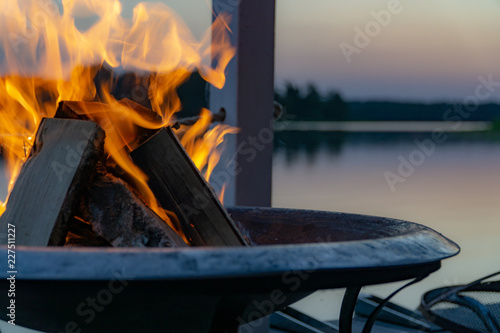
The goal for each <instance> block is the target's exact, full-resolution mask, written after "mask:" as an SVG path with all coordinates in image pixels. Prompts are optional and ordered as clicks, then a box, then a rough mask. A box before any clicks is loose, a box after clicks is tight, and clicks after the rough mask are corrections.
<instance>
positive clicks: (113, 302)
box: [0, 207, 459, 333]
mask: <svg viewBox="0 0 500 333" xmlns="http://www.w3.org/2000/svg"><path fill="white" fill-rule="evenodd" d="M229 212H230V214H231V216H232V218H233V219H234V220H235V222H236V224H237V225H238V227H239V228H240V229H241V230H242V232H243V233H244V234H245V235H246V236H248V237H249V238H250V239H251V241H252V242H253V243H254V246H251V247H241V248H240V247H203V248H202V247H198V248H186V249H169V248H164V249H163V248H162V249H143V248H112V249H109V248H68V247H43V248H38V247H36V248H35V247H22V246H18V247H16V254H15V255H16V270H17V274H15V298H8V297H5V296H2V297H1V298H0V308H1V309H3V310H2V311H0V318H1V319H2V320H10V318H9V317H7V312H6V308H7V307H8V306H9V304H10V303H9V301H10V299H15V316H16V317H15V318H16V321H15V323H16V325H21V326H25V327H29V328H33V329H37V330H41V331H45V332H94V333H96V332H106V333H108V332H186V333H187V332H189V333H196V332H200V333H201V332H217V333H221V332H225V331H230V330H233V331H235V328H236V327H237V326H238V325H239V324H241V323H245V322H248V321H253V320H256V319H259V318H261V317H263V316H264V315H267V314H269V313H272V312H274V311H278V310H280V309H282V308H283V307H285V306H287V305H289V304H291V303H293V302H295V301H298V300H299V299H301V298H303V297H305V296H307V295H309V294H310V293H312V292H314V291H316V290H319V289H328V288H338V287H360V286H364V285H371V284H379V283H385V282H393V281H399V280H405V279H410V278H413V277H419V276H426V275H428V274H430V273H431V272H433V271H435V270H437V269H439V267H440V265H441V260H442V259H445V258H448V257H451V256H453V255H456V254H457V253H458V252H459V247H458V246H457V245H456V244H455V243H454V242H452V241H450V240H449V239H447V238H445V237H444V236H442V235H441V234H439V233H437V232H435V231H434V230H432V229H430V228H427V227H425V226H422V225H419V224H415V223H411V222H406V221H401V220H395V219H389V218H382V217H373V216H364V215H356V214H346V213H337V212H321V211H310V210H292V209H275V208H242V207H238V208H230V209H229ZM1 251H2V253H4V254H5V255H4V256H3V257H4V258H5V259H4V260H2V261H1V264H0V267H1V272H0V277H1V281H0V288H1V290H0V292H1V293H2V295H6V294H7V292H8V290H9V288H11V283H10V281H8V280H7V279H6V278H8V277H9V276H10V274H8V273H7V271H9V269H8V267H7V255H6V254H7V253H6V252H7V249H6V247H5V246H4V247H3V248H2V249H1ZM7 311H8V310H7Z"/></svg>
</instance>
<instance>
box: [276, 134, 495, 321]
mask: <svg viewBox="0 0 500 333" xmlns="http://www.w3.org/2000/svg"><path fill="white" fill-rule="evenodd" d="M446 135H447V137H446V140H445V141H444V142H443V143H441V144H436V147H435V150H434V151H433V153H432V154H431V155H430V156H426V158H425V161H424V162H422V163H421V164H420V165H419V166H416V167H415V170H414V171H413V172H412V173H411V175H409V176H408V177H404V182H398V183H397V184H396V185H395V191H392V190H391V188H390V186H388V182H387V179H386V178H385V177H384V173H385V172H387V171H390V172H392V173H395V174H397V173H398V166H399V164H400V163H401V161H400V157H403V158H405V159H407V160H408V157H409V156H410V154H411V153H412V152H413V151H415V150H416V149H418V146H417V145H416V143H415V141H416V140H426V139H429V138H431V137H432V136H431V133H425V132H422V133H324V132H323V133H307V132H287V133H285V132H280V133H276V143H275V155H274V161H273V163H274V164H273V206H275V207H288V208H302V209H318V210H327V211H342V212H352V213H359V214H368V215H377V216H386V217H393V218H399V219H403V220H407V221H413V222H417V223H421V224H425V225H427V226H429V227H431V228H433V229H435V230H437V231H438V232H440V233H442V234H444V235H445V236H447V237H449V238H450V239H452V240H454V241H456V242H457V243H458V244H459V245H460V246H461V248H462V252H461V253H460V254H459V255H458V256H457V257H455V258H452V259H448V260H445V261H444V262H443V268H442V269H440V270H439V271H438V272H436V273H434V274H432V275H431V276H430V277H429V278H427V279H426V280H424V281H423V282H420V283H419V284H417V285H415V286H412V287H411V288H409V289H407V290H405V291H404V292H402V293H401V294H399V295H398V296H397V297H396V298H395V301H396V302H397V303H400V304H403V305H406V306H408V307H411V308H415V307H416V306H417V304H418V302H419V300H420V296H421V295H422V294H423V293H424V292H426V291H428V290H430V289H433V288H437V287H440V286H443V285H448V284H450V283H455V284H456V283H466V282H468V281H472V280H474V279H477V278H479V277H481V276H484V275H487V274H489V273H491V272H493V271H496V270H499V269H500V266H499V262H498V253H500V243H499V242H498V237H499V236H498V235H500V223H498V221H499V216H500V211H499V208H498V207H500V177H498V174H499V170H500V133H498V132H467V133H446ZM305 157H306V158H305ZM464 268H466V269H464ZM397 286H398V285H393V284H388V285H383V286H374V287H371V288H368V289H367V290H366V291H365V292H368V293H374V294H377V295H378V296H382V297H383V296H387V295H388V294H389V293H390V292H392V291H394V290H395V289H396V288H397ZM328 297H332V299H333V298H334V297H336V296H335V295H331V296H328ZM328 297H327V296H325V295H322V296H321V297H319V298H321V300H319V298H318V299H314V300H313V301H311V302H310V305H308V306H310V307H311V308H312V310H311V311H310V313H320V311H321V309H320V308H321V307H322V306H323V304H324V302H323V301H322V300H323V299H327V298H328ZM337 298H338V297H337ZM305 302H307V300H306V301H305ZM328 305H329V306H330V303H329V304H328Z"/></svg>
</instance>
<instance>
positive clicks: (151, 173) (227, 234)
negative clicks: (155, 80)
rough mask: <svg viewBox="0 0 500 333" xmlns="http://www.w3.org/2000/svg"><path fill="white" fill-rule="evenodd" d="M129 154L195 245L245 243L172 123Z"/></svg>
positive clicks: (160, 201)
mask: <svg viewBox="0 0 500 333" xmlns="http://www.w3.org/2000/svg"><path fill="white" fill-rule="evenodd" d="M130 156H131V157H132V159H133V161H134V163H135V164H136V165H137V166H139V167H140V168H141V169H142V170H143V171H144V172H145V173H146V175H147V176H148V177H149V181H148V184H149V186H150V188H151V190H152V191H153V193H154V194H155V196H156V198H157V200H158V202H159V203H160V204H161V205H162V207H163V208H165V209H168V210H172V211H173V212H174V213H176V214H177V217H178V218H179V222H180V223H181V225H182V226H183V228H184V233H185V234H186V235H187V236H188V238H190V241H191V242H192V243H193V245H208V246H243V245H246V242H245V239H244V237H243V236H242V235H241V234H240V232H239V230H238V228H237V227H236V226H235V224H234V222H233V221H232V220H231V218H230V217H229V215H228V214H227V212H226V210H225V209H224V207H223V206H222V204H221V203H220V202H219V200H218V199H217V196H216V195H215V193H214V191H213V189H212V187H211V186H210V185H209V184H208V183H207V182H206V181H205V179H204V178H203V176H202V175H201V174H200V172H199V171H198V169H197V168H196V166H195V165H194V164H193V162H192V160H191V159H190V158H189V156H188V154H187V153H186V151H185V150H184V148H183V147H182V145H181V143H180V142H179V140H178V139H177V137H176V136H175V134H174V133H173V131H172V129H171V128H170V127H166V128H163V129H161V130H160V131H158V132H157V133H156V134H155V135H154V136H152V137H151V138H150V139H149V140H148V141H146V142H145V143H144V144H143V145H141V146H140V147H139V148H137V149H136V150H134V151H133V152H132V153H131V154H130ZM172 202H175V204H174V205H173V204H172Z"/></svg>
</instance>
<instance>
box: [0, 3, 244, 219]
mask: <svg viewBox="0 0 500 333" xmlns="http://www.w3.org/2000/svg"><path fill="white" fill-rule="evenodd" d="M1 2H2V12H1V13H0V30H1V31H3V32H4V33H3V34H2V36H1V38H2V39H1V40H0V44H1V45H0V76H1V78H0V134H1V135H0V145H1V147H2V148H3V157H4V159H5V161H6V166H7V169H8V173H9V177H11V182H10V186H9V192H10V189H11V188H12V185H13V184H14V180H15V178H16V176H17V175H18V172H19V169H20V166H21V165H22V163H23V162H24V161H25V159H26V157H27V156H28V154H29V150H30V147H31V145H32V144H33V134H34V133H35V131H36V129H37V128H38V125H39V123H40V121H41V119H42V118H43V117H53V116H54V114H55V112H56V109H57V105H58V103H59V102H61V101H97V100H98V101H100V102H104V103H106V104H107V105H108V106H109V108H104V109H103V107H102V104H98V103H95V104H96V105H101V106H100V107H92V106H87V107H86V109H85V112H86V113H87V114H88V117H89V118H91V119H93V120H94V121H96V122H98V123H99V124H100V125H101V127H102V128H103V129H104V130H105V131H106V143H105V149H106V152H107V153H108V155H109V158H110V160H112V161H114V162H115V163H116V164H117V165H118V166H119V167H120V168H121V169H122V170H124V171H125V172H126V173H127V174H128V176H129V177H128V178H129V179H132V182H133V183H134V184H133V185H134V186H135V187H136V188H137V189H138V190H139V191H140V193H141V197H142V199H143V200H144V201H145V202H146V203H147V204H148V205H149V206H150V207H151V208H152V209H153V210H155V211H156V213H158V214H159V215H160V216H161V217H162V218H163V219H164V220H165V221H166V222H167V223H170V220H169V218H168V217H167V215H168V212H165V211H163V210H162V209H161V208H159V206H158V204H157V202H156V199H155V198H154V195H153V194H152V192H151V190H150V189H149V187H148V186H147V183H146V182H147V178H146V176H145V175H144V173H143V172H142V171H141V170H140V169H139V168H138V167H136V166H135V165H134V164H133V163H132V161H131V159H130V158H129V156H128V150H127V149H126V148H127V147H128V145H129V144H130V142H132V141H133V139H134V136H135V135H136V132H135V131H136V129H137V126H140V127H143V128H152V129H154V128H160V127H162V126H165V125H166V124H168V123H169V122H170V121H172V117H173V115H174V114H175V112H177V111H179V110H180V109H181V103H180V100H179V98H178V96H177V93H176V90H177V88H178V87H179V85H181V84H182V83H183V82H185V81H186V80H187V79H188V78H189V76H190V74H191V72H192V71H194V70H198V71H199V73H200V74H201V76H202V77H203V78H204V79H205V80H207V81H208V82H210V83H211V84H213V85H214V86H216V87H219V88H221V87H222V86H223V85H224V82H225V76H224V70H225V68H226V66H227V64H228V62H229V61H230V60H231V58H232V57H233V56H234V52H235V51H234V48H233V47H231V45H230V42H229V38H228V35H227V33H228V31H227V20H228V17H225V16H220V17H218V18H217V19H216V20H215V22H214V23H213V26H212V27H211V29H210V30H209V31H208V32H207V33H206V34H205V36H204V37H203V38H202V39H201V40H196V39H195V38H194V37H193V35H192V34H191V32H190V31H189V29H188V28H187V27H186V26H185V24H184V23H183V22H182V21H181V20H180V19H179V17H177V15H176V14H175V13H174V12H173V11H172V10H171V9H170V8H168V7H167V6H165V5H164V4H160V3H140V4H138V5H137V6H136V7H135V8H134V12H133V17H132V19H125V18H123V17H122V16H121V9H122V6H121V3H120V2H119V1H118V0H63V1H62V3H63V8H59V7H58V6H57V5H56V3H55V2H51V1H50V0H46V1H40V0H9V1H1ZM82 15H83V16H85V17H92V18H93V22H94V23H93V24H92V25H91V26H90V27H89V28H88V29H86V30H84V31H82V30H79V29H78V28H77V27H76V25H75V18H77V17H82ZM213 63H215V65H213ZM103 64H107V65H109V66H111V67H113V68H117V67H119V68H121V69H123V70H126V71H135V72H141V73H143V72H148V73H154V74H151V75H150V76H149V79H148V84H149V91H148V95H149V99H150V101H151V105H152V108H153V111H154V112H155V113H156V114H158V115H159V119H160V120H159V121H152V120H150V119H147V118H145V117H144V116H143V115H141V114H140V113H138V112H137V111H135V110H134V109H133V108H131V107H129V106H128V105H126V104H123V103H119V102H118V101H117V100H116V99H115V98H114V97H113V96H112V95H111V93H110V92H109V91H107V88H106V87H108V86H109V85H106V84H102V87H103V88H102V91H98V88H96V86H95V84H94V78H95V76H96V74H97V73H98V70H99V68H100V67H101V66H102V65H103ZM97 96H99V97H97ZM82 104H83V103H82ZM87 105H92V104H87ZM209 119H210V112H209V111H208V110H203V111H202V114H201V118H200V121H199V122H198V123H196V124H195V125H194V126H192V127H191V128H189V129H181V130H182V132H183V133H184V135H183V138H182V143H183V144H184V146H185V147H186V149H187V151H188V153H189V154H190V156H192V158H193V160H194V161H195V164H196V166H197V167H198V168H199V169H200V170H205V171H204V175H205V177H206V178H207V179H208V178H209V177H210V173H211V172H212V170H213V168H214V166H215V164H216V163H217V161H218V159H219V157H220V153H218V152H217V148H218V147H220V146H221V143H222V140H223V136H224V135H225V134H228V133H235V129H233V128H230V127H228V126H225V125H218V126H215V127H214V128H213V129H210V130H209ZM0 203H2V202H0ZM4 206H5V203H2V205H1V206H0V215H1V213H3V211H4V209H5V208H4ZM171 225H172V224H171Z"/></svg>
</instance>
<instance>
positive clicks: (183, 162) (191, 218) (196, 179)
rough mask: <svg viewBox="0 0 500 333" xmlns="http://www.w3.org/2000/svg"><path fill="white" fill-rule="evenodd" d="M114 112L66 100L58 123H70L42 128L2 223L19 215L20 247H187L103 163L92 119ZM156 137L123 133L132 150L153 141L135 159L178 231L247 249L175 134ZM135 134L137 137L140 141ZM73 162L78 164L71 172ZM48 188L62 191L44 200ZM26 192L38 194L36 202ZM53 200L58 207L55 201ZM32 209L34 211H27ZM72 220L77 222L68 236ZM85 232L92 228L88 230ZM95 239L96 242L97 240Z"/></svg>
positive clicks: (147, 113) (147, 114) (200, 241)
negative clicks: (21, 245) (42, 191)
mask: <svg viewBox="0 0 500 333" xmlns="http://www.w3.org/2000/svg"><path fill="white" fill-rule="evenodd" d="M121 103H122V105H126V106H127V107H132V108H133V109H134V110H135V111H136V112H139V113H140V114H141V116H142V117H144V118H147V119H148V120H152V121H158V119H157V118H156V116H155V115H154V112H153V111H151V110H149V109H146V108H144V107H142V106H140V105H137V104H135V103H134V102H132V101H128V100H124V101H121ZM112 112H113V111H112V110H111V111H110V106H109V105H105V104H101V103H96V102H62V103H61V104H60V106H59V108H58V111H57V113H56V117H63V118H69V119H57V118H56V119H45V120H44V121H43V122H42V125H41V126H40V129H39V131H38V134H37V137H36V140H35V146H34V148H33V151H32V155H31V156H30V158H29V159H28V161H27V162H26V164H25V165H24V167H23V169H22V171H21V174H20V177H19V180H18V182H17V183H16V187H15V188H14V191H13V192H12V196H11V199H10V201H9V204H8V205H7V210H6V212H5V214H4V215H3V216H2V218H1V220H0V221H2V225H6V223H11V222H13V221H14V216H15V217H16V219H15V222H16V225H17V226H18V230H21V233H20V235H21V236H20V237H19V238H18V240H17V241H18V244H23V245H61V244H63V243H64V241H65V240H67V245H74V246H81V245H93V246H95V245H98V246H103V245H104V246H107V245H108V244H109V245H112V246H115V247H123V246H131V247H183V246H186V243H185V242H184V241H183V239H182V238H181V236H179V235H178V234H177V233H176V232H175V231H174V230H173V229H172V228H171V227H170V226H169V225H168V224H167V223H166V222H165V221H164V220H162V218H160V217H159V216H158V215H157V214H156V213H154V212H153V211H152V210H151V209H150V208H149V207H147V205H146V204H145V203H144V202H143V201H142V200H141V199H140V198H139V197H137V196H136V195H135V194H134V187H133V186H130V185H129V184H127V182H126V178H124V179H120V178H117V177H115V176H113V175H112V174H109V173H107V171H106V169H105V167H104V166H103V165H102V164H101V162H104V161H105V158H104V151H103V145H104V133H103V131H102V130H101V129H100V127H99V125H98V124H96V123H94V122H91V121H89V120H94V121H95V122H97V123H100V124H105V123H104V120H106V119H108V118H107V117H109V116H110V114H112ZM189 121H192V120H191V119H190V120H189ZM152 132H153V130H151V129H145V128H141V127H139V126H136V129H135V130H129V132H123V133H122V134H123V135H122V136H121V137H122V138H123V140H124V141H123V146H124V147H125V145H127V148H128V149H130V147H134V146H136V145H138V143H142V142H143V141H145V140H146V138H148V139H147V140H146V141H145V142H143V143H142V145H140V146H139V147H138V148H137V149H135V150H134V151H133V152H132V153H131V157H132V159H133V161H134V162H135V164H136V165H137V166H138V167H140V168H141V169H142V170H143V171H144V172H145V174H146V175H147V176H148V177H149V182H148V183H149V186H150V188H151V190H152V191H153V193H154V195H155V196H156V199H157V200H158V202H159V203H160V204H161V205H162V208H164V209H167V210H169V211H172V212H173V213H174V214H175V215H176V218H177V221H178V222H179V224H180V227H179V230H178V231H180V232H183V233H184V234H185V235H186V236H187V238H188V239H189V241H190V243H191V244H192V245H197V246H202V245H208V246H224V245H226V246H227V245H230V246H242V245H246V244H247V243H246V241H245V239H244V237H243V236H242V235H241V233H240V232H239V230H238V228H237V227H236V226H235V224H234V222H233V221H232V220H231V218H230V217H229V215H228V214H227V212H226V210H225V209H224V207H223V206H222V204H221V203H220V202H219V200H218V199H217V196H216V195H215V193H214V191H213V189H212V188H211V186H210V185H209V184H208V183H207V182H206V181H205V179H204V178H203V176H202V175H201V174H200V172H199V171H198V169H197V168H196V166H195V165H194V163H193V162H192V161H191V159H190V157H189V156H188V154H187V153H186V151H185V150H184V148H183V147H182V145H181V143H180V142H179V140H178V139H177V137H176V135H175V134H174V132H173V131H172V129H171V128H170V127H165V128H162V129H160V130H157V132H156V133H155V134H154V135H151V134H152ZM82 133H83V134H84V135H83V134H82ZM134 133H139V134H138V135H136V136H135V137H134V136H133V134H134ZM137 138H139V139H137ZM131 142H134V144H133V145H131V144H130V143H131ZM62 146H64V149H63V148H62ZM122 148H123V147H122ZM75 152H76V153H75ZM77 153H78V154H77ZM68 154H70V155H68ZM68 156H70V157H68ZM69 159H70V160H71V162H72V163H73V164H71V166H69V167H65V164H64V163H65V162H66V164H67V163H68V160H69ZM50 166H52V169H53V170H52V172H50ZM54 166H57V167H54ZM46 170H49V171H46ZM66 173H70V175H68V176H66ZM35 178H36V181H35V180H34V179H35ZM40 180H41V181H40ZM83 180H85V183H83V182H82V181H83ZM56 183H57V184H56ZM42 189H43V190H44V191H46V192H47V191H56V193H54V192H52V193H51V195H47V194H46V193H44V195H41V196H40V193H41V190H42ZM28 191H29V192H30V193H33V196H32V197H30V196H29V195H28ZM54 199H55V200H56V201H55V202H56V203H59V202H60V204H54V203H53V202H51V201H52V200H54ZM27 204H28V206H29V207H31V209H29V210H25V209H24V206H26V205H27ZM43 208H45V209H43ZM160 209H161V208H160ZM20 212H23V213H25V215H23V217H22V219H19V218H18V216H19V215H18V214H20ZM75 215H79V216H81V218H83V220H85V221H88V222H89V225H90V226H91V229H92V230H91V232H89V230H87V229H88V225H86V224H85V222H78V223H77V222H75V219H74V216H75ZM34 216H36V217H40V219H39V218H33V217H34ZM68 221H73V223H72V229H71V230H70V232H69V233H68ZM75 226H79V227H77V228H75ZM84 226H87V229H86V228H82V227H84ZM22 236H25V237H24V238H23V237H22ZM93 236H94V237H95V238H96V239H95V240H92V239H91V238H92V237H93Z"/></svg>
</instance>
